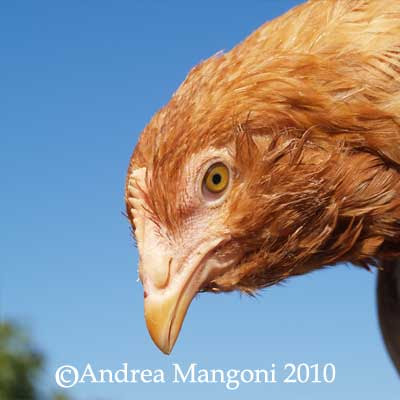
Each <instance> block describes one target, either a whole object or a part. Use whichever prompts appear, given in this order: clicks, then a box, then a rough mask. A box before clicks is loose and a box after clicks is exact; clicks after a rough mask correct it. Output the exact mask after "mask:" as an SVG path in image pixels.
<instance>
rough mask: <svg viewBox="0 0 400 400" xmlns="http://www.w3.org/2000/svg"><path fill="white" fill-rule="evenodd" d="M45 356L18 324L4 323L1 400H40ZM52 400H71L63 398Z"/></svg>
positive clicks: (0, 349)
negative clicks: (38, 384)
mask: <svg viewBox="0 0 400 400" xmlns="http://www.w3.org/2000/svg"><path fill="white" fill-rule="evenodd" d="M43 361H44V358H43V355H42V354H40V353H39V352H38V351H36V350H34V349H33V347H32V345H31V343H30V341H29V339H28V337H27V336H26V335H24V334H23V333H22V330H21V329H20V328H19V327H18V326H17V325H15V324H11V323H9V322H0V400H39V398H40V399H41V398H42V397H41V396H39V395H38V392H37V387H36V382H37V379H38V378H39V374H40V372H41V370H42V367H43ZM52 400H68V398H67V397H66V396H64V395H61V394H56V395H54V397H53V399H52Z"/></svg>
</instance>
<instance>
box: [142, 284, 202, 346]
mask: <svg viewBox="0 0 400 400" xmlns="http://www.w3.org/2000/svg"><path fill="white" fill-rule="evenodd" d="M194 295H195V294H193V296H192V294H191V293H185V292H184V291H183V290H182V291H179V290H176V291H171V292H170V293H165V294H162V295H149V296H147V298H146V299H145V301H144V315H145V319H146V324H147V329H148V330H149V333H150V336H151V338H152V339H153V342H154V343H155V344H156V346H157V347H158V348H159V349H160V350H161V351H162V352H163V353H165V354H170V353H171V351H172V348H173V347H174V344H175V342H176V339H177V338H178V335H179V332H180V330H181V327H182V323H183V320H184V318H185V315H186V311H187V309H188V308H189V305H190V303H191V301H192V298H193V297H194Z"/></svg>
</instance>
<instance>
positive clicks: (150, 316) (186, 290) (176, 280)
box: [139, 239, 221, 354]
mask: <svg viewBox="0 0 400 400" xmlns="http://www.w3.org/2000/svg"><path fill="white" fill-rule="evenodd" d="M220 242H221V239H214V240H210V241H208V242H207V243H205V242H204V243H202V245H200V246H198V247H197V249H196V250H193V251H192V252H191V253H190V254H189V255H188V256H186V257H179V258H180V259H181V260H182V259H183V260H184V261H183V262H182V263H180V262H174V260H173V259H172V258H171V257H168V256H167V254H171V251H169V250H168V249H166V248H165V247H164V248H162V246H160V247H161V249H160V248H158V249H157V250H156V249H155V248H154V247H153V248H152V251H151V253H150V252H146V251H144V252H142V253H141V262H140V275H141V279H142V282H143V286H144V290H145V299H144V316H145V319H146V324H147V328H148V330H149V333H150V336H151V338H152V339H153V341H154V343H155V344H156V345H157V347H158V348H159V349H160V350H161V351H162V352H163V353H165V354H170V353H171V351H172V348H173V347H174V344H175V342H176V340H177V338H178V335H179V332H180V330H181V327H182V323H183V320H184V318H185V315H186V312H187V310H188V308H189V305H190V303H191V301H192V299H193V298H194V297H195V296H196V294H197V293H198V292H199V290H200V288H201V286H202V285H203V283H204V282H205V281H206V280H207V279H208V277H209V276H210V273H211V272H212V271H213V270H214V268H213V267H214V266H215V263H214V262H213V259H212V258H211V259H210V257H209V254H210V250H212V249H214V248H215V247H216V246H217V245H218V244H219V243H220ZM139 250H140V249H139ZM143 250H145V249H143ZM160 250H162V251H160ZM147 254H149V255H150V256H149V257H146V255H147Z"/></svg>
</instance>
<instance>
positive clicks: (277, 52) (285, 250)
mask: <svg viewBox="0 0 400 400" xmlns="http://www.w3.org/2000/svg"><path fill="white" fill-rule="evenodd" d="M399 115H400V2H399V1H397V0H385V1H382V0H365V1H362V0H310V1H308V2H307V3H305V4H303V5H301V6H298V7H296V8H294V9H292V10H291V11H289V12H288V13H287V14H285V15H283V16H281V17H279V18H277V19H275V20H274V21H272V22H268V23H266V24H265V25H263V26H262V27H260V28H259V29H258V30H256V31H255V32H254V33H253V34H252V35H250V36H249V37H248V38H247V39H246V40H245V41H244V42H242V43H241V44H239V45H238V46H236V47H235V48H234V49H232V50H231V51H230V52H228V53H226V54H223V53H218V54H217V55H215V56H213V57H211V58H210V59H208V60H206V61H204V62H202V63H201V64H199V65H198V66H196V67H195V68H193V69H192V70H191V71H190V73H189V75H188V76H187V78H186V79H185V81H184V82H183V83H182V85H181V86H180V87H179V89H178V90H177V91H176V93H175V94H174V95H173V97H172V98H171V100H170V102H169V103H168V104H167V105H166V106H165V107H163V108H162V109H161V110H160V111H159V112H157V113H156V114H155V116H154V117H153V118H152V120H151V121H150V123H149V124H148V126H147V127H146V128H145V129H144V131H143V133H142V135H141V137H140V140H139V142H138V144H137V146H136V148H135V150H134V153H133V155H132V159H131V162H130V167H129V170H128V176H127V181H126V204H127V214H128V217H129V219H130V221H131V222H132V225H133V228H134V233H135V236H136V239H137V243H138V250H139V255H140V266H139V273H140V278H141V280H142V283H143V286H144V290H145V317H146V321H147V325H148V328H149V331H150V334H151V336H152V338H153V340H154V341H155V343H156V344H157V345H158V346H159V347H160V349H161V350H162V351H164V352H166V353H169V352H170V351H171V349H172V347H173V345H174V343H175V340H176V338H177V336H178V333H179V330H180V327H181V324H182V321H183V318H184V315H185V313H186V310H187V308H188V306H189V304H190V302H191V300H192V298H193V297H194V296H195V294H196V293H198V292H199V291H231V290H236V289H237V290H241V291H243V292H246V293H253V292H255V291H256V290H258V289H261V288H264V287H266V286H269V285H272V284H275V283H277V282H280V281H282V280H284V279H286V278H288V277H290V276H293V275H300V274H304V273H307V272H309V271H312V270H315V269H317V268H321V267H324V266H326V265H333V264H336V263H339V262H350V263H353V264H355V265H358V266H363V267H367V266H369V265H376V266H379V267H380V268H381V269H383V270H385V266H386V272H387V274H386V275H385V276H383V275H382V278H381V280H380V282H381V284H380V286H379V293H380V298H381V299H383V300H384V299H386V300H387V299H388V298H390V299H391V304H392V305H393V304H394V305H395V306H394V307H392V309H391V310H392V311H391V312H389V311H388V306H385V305H384V304H386V303H385V301H383V300H382V301H380V308H381V317H382V318H381V319H382V327H383V330H384V333H385V332H386V334H385V335H386V336H385V337H386V340H387V342H389V341H391V343H392V344H391V345H390V346H389V345H388V347H389V350H390V352H391V355H392V357H393V358H394V360H395V362H397V363H398V365H399V362H400V361H399V359H400V328H399V324H398V323H397V325H396V326H397V327H393V326H394V325H393V324H392V325H391V324H390V323H389V325H390V327H389V328H384V327H387V326H389V325H388V324H387V321H388V320H391V319H392V318H393V315H394V314H395V313H396V312H397V311H400V306H399V304H400V283H399V282H400V276H399V273H398V272H397V270H398V269H399V268H398V267H397V263H396V259H397V258H398V257H399V256H400V117H399ZM210 174H211V175H210ZM221 188H222V189H221ZM396 268H397V269H396ZM389 270H390V271H396V273H392V272H391V273H389V272H388V271H389ZM388 288H389V289H388ZM396 296H397V297H396ZM396 307H397V308H396ZM393 310H397V311H393ZM385 312H386V313H385ZM393 313H394V314H393ZM389 315H390V317H389ZM398 318H400V314H399V315H398ZM396 329H397V331H396ZM387 332H388V333H387ZM396 360H397V361H396Z"/></svg>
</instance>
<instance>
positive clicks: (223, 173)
mask: <svg viewBox="0 0 400 400" xmlns="http://www.w3.org/2000/svg"><path fill="white" fill-rule="evenodd" d="M228 183H229V169H228V167H227V166H226V165H224V164H222V163H221V162H218V163H215V164H213V165H211V167H210V168H209V169H208V171H207V172H206V174H205V176H204V180H203V190H204V191H206V192H209V193H213V194H219V193H221V192H223V191H224V190H225V189H226V187H227V186H228Z"/></svg>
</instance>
